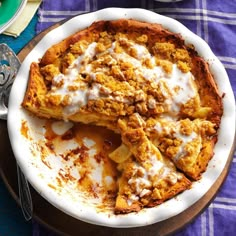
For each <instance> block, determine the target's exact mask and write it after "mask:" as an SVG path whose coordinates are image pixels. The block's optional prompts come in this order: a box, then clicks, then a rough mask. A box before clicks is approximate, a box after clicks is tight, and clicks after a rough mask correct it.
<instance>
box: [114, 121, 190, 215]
mask: <svg viewBox="0 0 236 236" xmlns="http://www.w3.org/2000/svg"><path fill="white" fill-rule="evenodd" d="M118 123H119V128H120V130H121V134H122V141H123V143H124V144H125V145H126V146H127V147H128V148H129V150H130V151H131V153H132V155H133V156H132V157H131V158H129V159H127V160H126V161H125V162H123V163H122V164H120V165H119V169H120V170H121V171H122V175H121V178H120V180H119V192H118V196H117V199H116V205H115V212H116V213H128V212H131V211H139V210H140V209H141V208H143V207H153V206H156V205H158V204H161V203H162V202H164V201H165V200H167V199H169V198H172V197H174V196H176V195H177V194H178V193H180V192H182V191H184V190H186V189H188V188H189V187H190V185H191V181H190V180H188V179H187V178H186V177H185V176H184V175H183V174H182V173H180V172H178V171H177V170H176V168H175V166H174V165H173V163H172V162H171V161H170V160H169V159H168V158H165V157H164V156H163V155H162V154H161V153H160V151H159V150H158V148H157V147H155V146H154V145H153V144H152V142H151V141H150V140H149V139H148V138H147V136H146V134H145V132H144V130H143V128H142V127H137V126H136V127H132V126H129V125H128V122H127V121H125V120H119V122H118Z"/></svg>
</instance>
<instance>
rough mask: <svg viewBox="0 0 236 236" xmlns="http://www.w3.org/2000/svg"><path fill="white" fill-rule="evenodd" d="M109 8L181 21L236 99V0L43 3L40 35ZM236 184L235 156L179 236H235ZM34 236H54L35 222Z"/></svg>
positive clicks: (68, 0) (92, 0)
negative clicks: (217, 63) (215, 61)
mask: <svg viewBox="0 0 236 236" xmlns="http://www.w3.org/2000/svg"><path fill="white" fill-rule="evenodd" d="M106 7H125V8H132V7H135V8H137V7H138V8H146V9H150V10H152V11H155V12H157V13H160V14H162V15H165V16H169V17H172V18H175V19H177V20H178V21H180V22H181V23H182V24H184V25H185V26H186V27H188V28H189V29H190V30H191V31H193V32H194V33H196V34H197V35H199V36H200V37H201V38H203V39H204V40H205V41H206V42H207V43H208V44H209V46H210V47H211V49H212V50H213V52H214V53H215V55H216V56H218V58H219V59H220V60H221V62H222V63H223V65H224V66H225V68H226V70H227V73H228V76H229V78H230V82H231V85H232V87H233V91H234V94H235V95H236V76H235V75H236V0H230V1H222V0H214V1H212V0H184V1H181V2H175V3H161V2H157V1H153V0H149V1H145V0H136V1H128V0H113V1H112V0H103V1H99V0H77V1H74V0H66V1H65V0H57V1H50V0H44V1H43V3H42V4H41V6H40V9H39V11H38V16H39V20H38V24H37V32H38V33H39V32H41V31H42V30H44V29H45V28H47V27H49V26H50V25H52V24H54V23H55V22H58V21H60V20H63V19H66V18H68V17H72V16H73V15H77V14H80V13H85V12H91V11H95V10H98V9H102V8H106ZM222 158H225V157H222ZM235 182H236V156H234V158H233V162H232V165H231V169H230V172H229V175H228V177H227V179H226V181H225V183H224V184H223V186H222V187H221V189H220V191H219V192H218V194H217V196H216V198H215V200H214V201H213V203H212V204H211V205H210V206H209V207H208V208H207V209H206V210H205V211H204V212H203V213H202V214H201V215H200V216H199V217H197V218H196V219H195V221H194V222H193V223H192V224H190V225H189V226H187V227H186V228H184V229H183V230H182V231H181V232H179V233H177V234H176V235H177V236H180V235H181V236H182V235H186V236H187V235H189V236H190V235H191V236H192V235H196V236H198V235H202V236H205V235H212V236H213V235H220V236H221V235H233V234H234V232H236V184H235ZM33 235H34V236H40V235H55V234H52V233H49V232H47V231H46V230H45V229H43V228H42V227H41V226H40V225H38V224H37V223H36V222H34V232H33Z"/></svg>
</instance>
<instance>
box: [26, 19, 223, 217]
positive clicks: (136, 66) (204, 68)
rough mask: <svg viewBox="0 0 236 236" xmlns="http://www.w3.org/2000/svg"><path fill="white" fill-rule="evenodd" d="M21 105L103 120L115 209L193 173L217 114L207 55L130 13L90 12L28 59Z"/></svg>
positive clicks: (153, 196) (167, 192)
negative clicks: (82, 23) (103, 16)
mask: <svg viewBox="0 0 236 236" xmlns="http://www.w3.org/2000/svg"><path fill="white" fill-rule="evenodd" d="M22 106H23V107H24V108H25V109H27V110H29V111H30V112H32V113H33V114H35V115H36V116H38V117H42V118H50V119H51V118H53V119H57V120H65V121H73V122H80V123H83V124H88V125H91V124H92V125H97V126H102V127H106V128H108V129H110V130H112V131H114V132H115V133H118V134H120V136H121V141H122V143H121V145H120V146H119V147H118V148H117V149H116V150H114V151H112V152H111V153H110V154H109V157H110V158H111V159H112V160H113V161H114V162H115V163H117V168H118V170H119V172H120V177H119V179H118V181H117V184H118V191H117V197H116V202H115V209H114V211H115V213H117V214H119V213H129V212H138V211H140V210H141V209H142V208H144V207H154V206H156V205H158V204H161V203H162V202H164V201H166V200H167V199H169V198H172V197H174V196H176V195H177V194H179V193H180V192H182V191H185V190H187V189H188V188H190V186H191V183H192V182H193V181H196V180H198V179H200V178H201V175H202V173H203V172H205V171H206V168H207V165H208V163H209V161H210V159H211V158H212V156H213V155H214V146H215V143H216V142H217V131H218V128H219V126H220V121H221V116H222V114H223V105H222V96H221V95H220V93H219V91H218V88H217V85H216V83H215V81H214V78H213V76H212V74H211V72H210V70H209V66H208V63H207V62H206V61H205V60H204V59H203V58H201V57H200V56H199V55H198V53H197V52H196V50H195V49H194V47H193V46H192V45H185V42H184V40H183V38H182V37H181V35H179V34H176V33H172V32H170V31H168V30H167V29H164V28H163V26H162V25H160V24H156V23H146V22H140V21H136V20H133V19H119V20H114V21H97V22H94V23H93V24H92V25H91V26H89V27H88V28H86V29H84V30H81V31H79V32H77V33H74V34H73V35H71V36H69V37H68V38H66V39H64V40H63V41H61V42H59V43H57V44H55V45H53V46H51V47H50V48H49V49H48V50H47V51H46V52H45V54H44V55H43V57H42V58H41V59H40V60H39V61H38V62H32V64H31V67H30V75H29V80H28V87H27V90H26V92H25V96H24V100H23V102H22Z"/></svg>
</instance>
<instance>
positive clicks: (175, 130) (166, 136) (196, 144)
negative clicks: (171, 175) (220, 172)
mask: <svg viewBox="0 0 236 236" xmlns="http://www.w3.org/2000/svg"><path fill="white" fill-rule="evenodd" d="M146 133H148V137H149V138H150V140H152V142H153V143H154V144H155V146H156V147H158V148H159V150H160V151H161V153H162V155H164V156H165V157H168V158H170V159H171V160H172V161H173V163H174V164H175V166H176V167H177V168H178V169H180V170H181V171H183V172H184V173H185V174H186V175H187V176H188V177H190V178H192V179H194V180H197V179H199V178H200V177H201V173H202V172H204V171H205V170H206V168H207V164H208V162H209V160H210V159H211V158H212V156H213V154H214V153H213V147H214V144H215V142H216V141H217V137H216V129H215V124H214V123H212V122H210V121H207V120H202V119H195V120H192V121H191V120H190V119H182V120H180V121H170V120H166V119H158V120H155V119H149V120H148V121H147V122H146Z"/></svg>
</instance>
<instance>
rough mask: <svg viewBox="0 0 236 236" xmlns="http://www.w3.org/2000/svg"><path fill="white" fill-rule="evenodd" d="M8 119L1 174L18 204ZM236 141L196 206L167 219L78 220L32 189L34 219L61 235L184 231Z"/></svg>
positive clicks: (1, 134) (2, 128) (3, 127)
mask: <svg viewBox="0 0 236 236" xmlns="http://www.w3.org/2000/svg"><path fill="white" fill-rule="evenodd" d="M63 23H64V22H61V23H57V24H55V25H53V26H52V27H50V28H48V29H47V30H45V31H43V32H42V33H40V34H39V35H37V36H36V37H35V38H34V39H32V40H31V41H30V42H29V44H27V46H26V47H25V48H23V49H22V51H21V52H20V53H19V54H18V57H19V59H20V61H21V62H22V61H23V60H24V58H25V57H26V56H27V55H28V53H29V52H30V51H31V50H32V49H33V48H34V47H35V45H36V44H37V43H38V42H39V41H40V40H41V39H42V38H43V37H44V36H45V35H46V34H47V33H48V32H49V31H51V30H52V29H54V28H56V27H58V26H60V25H61V24H63ZM7 133H8V132H7V123H6V121H2V120H1V121H0V143H1V147H0V156H1V157H4V158H0V174H1V176H2V178H3V180H4V182H5V184H6V186H7V188H8V190H9V192H10V193H11V194H12V196H13V198H14V199H15V200H16V201H17V203H18V204H19V198H18V186H17V176H16V162H15V158H14V155H13V152H12V149H11V145H10V142H9V137H8V134H7ZM235 145H236V143H235V142H234V145H233V147H232V149H231V151H230V155H229V157H228V160H227V163H226V165H225V168H224V170H223V171H222V173H221V175H220V176H219V178H218V179H217V181H216V182H215V183H214V185H213V186H212V187H211V188H210V190H209V191H208V192H207V193H206V194H205V195H204V196H203V197H202V198H201V199H200V200H199V201H197V202H196V203H195V204H194V205H192V206H191V207H189V208H188V209H187V210H185V211H183V212H182V213H180V214H178V215H176V216H174V217H172V218H169V219H167V220H164V221H161V222H158V223H156V224H153V225H149V226H144V227H137V228H128V229H127V228H109V227H103V226H97V225H92V224H88V223H85V222H82V221H79V220H77V219H75V218H73V217H71V216H69V215H67V214H65V213H63V212H62V211H60V210H58V209H57V208H55V207H54V206H52V205H51V204H50V203H48V202H47V201H46V200H45V199H44V198H42V197H41V196H40V195H39V194H38V193H37V192H36V191H35V190H34V189H33V188H31V193H32V199H33V205H34V216H33V217H34V219H35V220H36V221H38V222H39V223H41V224H42V225H44V226H46V227H47V228H49V229H51V230H52V231H54V232H56V233H58V234H62V235H78V234H80V235H84V236H87V235H89V236H90V235H104V236H106V235H109V236H110V235H112V236H121V235H122V236H124V235H129V236H139V235H148V236H154V235H155V236H157V235H169V234H172V233H174V232H177V231H179V230H181V229H182V228H183V227H185V226H186V225H187V224H189V223H191V222H192V221H193V220H194V218H196V217H197V216H198V215H199V214H200V213H202V212H203V211H204V209H205V208H206V207H208V205H209V204H210V203H211V201H212V200H213V199H214V197H215V195H216V193H217V192H218V190H219V188H220V187H221V185H222V184H223V182H224V180H225V178H226V176H227V174H228V170H229V167H230V164H231V161H232V158H233V153H234V148H235Z"/></svg>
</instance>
